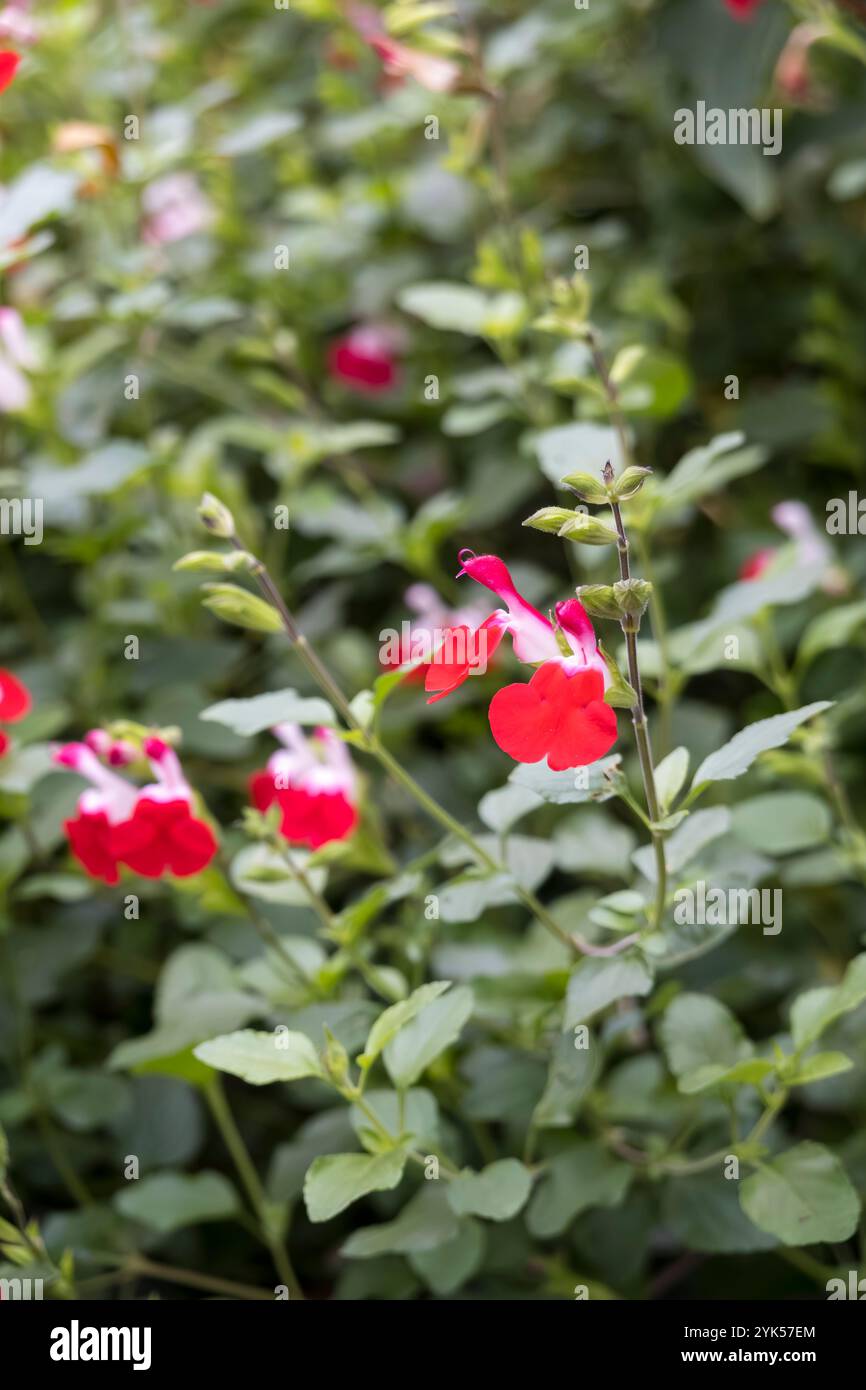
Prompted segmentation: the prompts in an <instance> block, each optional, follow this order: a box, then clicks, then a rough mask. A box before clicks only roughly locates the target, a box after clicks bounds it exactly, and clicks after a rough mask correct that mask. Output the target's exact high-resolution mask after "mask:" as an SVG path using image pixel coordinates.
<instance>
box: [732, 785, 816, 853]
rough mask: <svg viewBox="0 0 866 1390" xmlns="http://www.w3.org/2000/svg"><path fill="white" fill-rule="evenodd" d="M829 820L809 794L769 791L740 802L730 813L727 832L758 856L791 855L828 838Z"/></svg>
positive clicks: (814, 798) (814, 797)
mask: <svg viewBox="0 0 866 1390" xmlns="http://www.w3.org/2000/svg"><path fill="white" fill-rule="evenodd" d="M832 823H833V819H832V816H831V815H830V811H829V809H828V807H827V805H826V803H825V802H824V801H822V800H821V798H820V797H818V796H814V795H813V794H812V793H811V792H769V793H768V794H767V795H766V796H755V797H752V798H751V799H750V800H749V801H741V802H740V804H739V805H738V806H735V807H734V808H733V810H732V813H731V829H732V830H733V832H734V834H735V835H736V836H737V838H738V839H740V840H742V842H743V844H745V845H748V847H749V848H750V849H752V850H757V851H758V853H759V854H793V853H794V851H795V850H803V849H811V848H812V847H813V846H814V845H820V844H823V843H824V841H825V840H827V839H828V838H829V835H830V828H831V826H832Z"/></svg>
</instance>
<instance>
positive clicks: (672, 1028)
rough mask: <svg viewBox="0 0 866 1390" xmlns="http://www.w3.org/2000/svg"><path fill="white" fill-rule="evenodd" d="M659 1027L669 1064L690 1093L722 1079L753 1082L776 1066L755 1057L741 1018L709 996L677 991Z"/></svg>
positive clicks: (680, 1084) (734, 1081)
mask: <svg viewBox="0 0 866 1390" xmlns="http://www.w3.org/2000/svg"><path fill="white" fill-rule="evenodd" d="M660 1031H661V1040H662V1045H663V1047H664V1050H665V1054H666V1056H667V1059H668V1065H669V1066H670V1069H671V1071H672V1072H673V1074H674V1076H676V1077H677V1078H678V1081H679V1089H680V1091H682V1092H683V1093H684V1094H685V1095H691V1094H693V1093H694V1092H697V1091H703V1090H706V1089H707V1087H709V1086H714V1085H717V1084H718V1083H719V1082H730V1083H740V1084H743V1085H745V1084H754V1083H757V1082H760V1081H762V1080H763V1079H764V1077H765V1076H768V1075H769V1074H770V1072H772V1071H773V1070H774V1067H773V1063H772V1062H768V1061H765V1060H764V1059H763V1058H756V1057H753V1055H752V1054H753V1052H754V1048H753V1047H752V1044H751V1043H750V1042H749V1040H748V1038H747V1037H746V1036H745V1034H744V1033H743V1030H742V1028H741V1027H740V1024H739V1022H738V1021H737V1019H736V1018H734V1015H733V1014H732V1013H731V1012H730V1010H729V1009H726V1008H725V1006H724V1004H722V1003H720V1002H719V1000H718V999H713V998H712V997H711V996H709V995H705V994H679V995H677V997H676V999H674V1000H673V1002H672V1003H671V1004H670V1005H669V1006H668V1008H667V1009H666V1010H665V1015H664V1018H663V1019H662V1024H661V1030H660Z"/></svg>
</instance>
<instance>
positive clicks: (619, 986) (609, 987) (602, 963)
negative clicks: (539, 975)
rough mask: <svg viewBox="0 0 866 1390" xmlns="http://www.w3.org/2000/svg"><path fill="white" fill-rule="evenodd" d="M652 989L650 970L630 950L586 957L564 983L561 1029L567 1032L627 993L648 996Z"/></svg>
mask: <svg viewBox="0 0 866 1390" xmlns="http://www.w3.org/2000/svg"><path fill="white" fill-rule="evenodd" d="M652 986H653V977H652V971H651V970H650V968H649V966H648V965H647V963H646V961H645V960H644V959H643V957H642V956H639V955H637V953H636V952H634V951H626V952H623V954H622V955H620V956H587V957H585V958H584V959H583V960H582V961H581V962H580V963H579V964H578V965H576V966H575V968H574V970H573V971H572V973H571V979H570V980H569V982H568V991H567V993H566V999H565V1018H564V1020H563V1025H562V1026H563V1029H564V1031H565V1032H568V1031H569V1030H570V1029H572V1028H574V1027H575V1025H576V1024H578V1023H584V1022H585V1021H586V1020H587V1019H589V1018H592V1017H593V1015H595V1014H597V1013H600V1012H601V1010H602V1009H606V1008H607V1006H608V1004H613V1003H614V1002H615V1000H617V999H624V998H625V997H626V996H627V995H629V994H638V995H644V994H649V992H650V990H651V989H652Z"/></svg>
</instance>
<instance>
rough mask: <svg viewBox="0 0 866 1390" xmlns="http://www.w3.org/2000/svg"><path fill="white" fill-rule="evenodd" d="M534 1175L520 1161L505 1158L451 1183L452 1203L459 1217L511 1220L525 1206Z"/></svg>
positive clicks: (465, 1172) (467, 1172)
mask: <svg viewBox="0 0 866 1390" xmlns="http://www.w3.org/2000/svg"><path fill="white" fill-rule="evenodd" d="M531 1190H532V1174H531V1173H530V1171H529V1169H528V1168H526V1167H525V1166H524V1165H523V1164H522V1163H520V1162H519V1161H518V1160H517V1159H516V1158H502V1159H499V1160H498V1161H497V1162H496V1163H491V1164H488V1166H487V1167H486V1168H482V1170H481V1172H480V1173H472V1172H469V1171H464V1172H462V1173H461V1174H460V1175H459V1176H458V1177H456V1178H453V1179H452V1180H451V1181H450V1182H449V1184H448V1200H449V1202H450V1203H451V1207H452V1210H454V1211H455V1212H456V1213H457V1215H458V1216H483V1217H486V1218H487V1220H488V1221H510V1220H511V1218H512V1216H516V1215H517V1213H518V1212H519V1211H520V1210H521V1208H522V1207H523V1206H524V1205H525V1203H526V1201H527V1199H528V1197H529V1194H530V1192H531Z"/></svg>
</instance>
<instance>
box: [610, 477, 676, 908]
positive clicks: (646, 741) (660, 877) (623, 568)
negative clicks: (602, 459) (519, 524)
mask: <svg viewBox="0 0 866 1390" xmlns="http://www.w3.org/2000/svg"><path fill="white" fill-rule="evenodd" d="M610 509H611V511H612V512H613V519H614V524H615V525H616V533H617V536H618V538H619V539H618V541H617V547H616V549H617V556H618V558H619V573H620V578H621V579H623V580H628V579H630V578H631V571H630V568H629V555H628V551H629V545H628V538H627V536H626V534H625V527H624V526H623V521H622V513H621V511H620V509H619V504H618V503H617V502H611V504H610ZM639 621H640V620H639V619H633V618H623V620H622V624H621V626H622V630H623V635H624V636H625V647H626V653H627V656H628V679H629V684H630V685H631V687H632V689H633V690H634V692H635V696H636V699H635V703H634V705H633V706H632V711H631V722H632V726H633V728H634V737H635V743H636V744H637V753H638V760H639V762H640V770H641V778H642V780H643V787H644V795H645V796H646V804H647V810H648V812H649V818H650V822H651V824H650V837H651V839H652V846H653V853H654V854H655V861H656V898H655V907H654V914H653V915H654V925H655V928H656V930H658V929H659V928H660V927H661V924H662V921H663V919H664V911H665V899H666V897H667V862H666V860H665V845H664V835H663V834H662V832H661V831H660V830H656V829H654V828H653V827H654V826H656V825H657V824H658V822H659V821H660V820H661V808H660V806H659V799H658V793H657V792H656V782H655V771H654V767H653V754H652V746H651V743H650V736H649V725H648V723H647V717H646V711H645V709H644V703H643V689H642V687H641V679H640V666H639V664H638V656H637V626H636V624H637V622H639Z"/></svg>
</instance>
